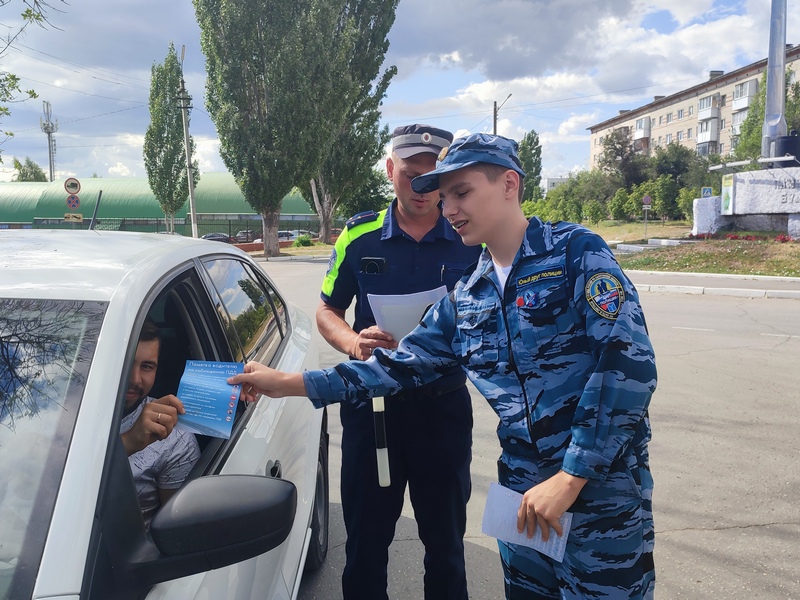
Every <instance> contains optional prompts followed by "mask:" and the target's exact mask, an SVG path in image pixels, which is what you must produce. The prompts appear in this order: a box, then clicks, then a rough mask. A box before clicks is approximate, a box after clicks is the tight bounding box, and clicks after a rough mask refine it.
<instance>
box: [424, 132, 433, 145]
mask: <svg viewBox="0 0 800 600" xmlns="http://www.w3.org/2000/svg"><path fill="white" fill-rule="evenodd" d="M431 139H433V136H432V135H431V134H430V133H428V132H427V131H426V132H425V133H423V134H422V143H423V144H430V143H431Z"/></svg>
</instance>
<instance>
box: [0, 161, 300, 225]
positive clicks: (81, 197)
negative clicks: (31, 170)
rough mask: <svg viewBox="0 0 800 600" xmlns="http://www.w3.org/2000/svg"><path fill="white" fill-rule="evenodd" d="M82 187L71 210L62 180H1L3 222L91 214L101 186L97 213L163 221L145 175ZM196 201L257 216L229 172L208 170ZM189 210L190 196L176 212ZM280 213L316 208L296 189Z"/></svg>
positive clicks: (206, 211) (210, 209) (222, 213)
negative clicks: (143, 176) (141, 177)
mask: <svg viewBox="0 0 800 600" xmlns="http://www.w3.org/2000/svg"><path fill="white" fill-rule="evenodd" d="M80 186H81V189H80V191H79V192H78V193H77V194H76V195H77V196H78V206H77V207H76V208H71V207H70V206H68V204H67V199H68V196H69V194H68V193H67V192H66V191H65V189H64V181H63V180H59V181H53V182H51V183H19V182H10V183H0V223H7V224H8V223H32V222H33V220H34V219H35V218H38V219H58V218H64V215H65V214H66V213H70V212H72V213H80V214H83V216H84V217H87V218H88V217H90V216H91V215H92V212H93V211H94V207H95V204H96V203H97V197H98V195H99V194H100V191H101V190H102V192H103V195H102V199H101V201H100V209H99V211H98V215H97V216H98V217H99V218H101V219H159V218H163V216H164V211H163V210H161V207H160V206H159V204H158V201H157V200H156V199H155V196H153V192H152V191H151V190H150V185H149V184H148V182H147V180H146V179H105V178H88V179H82V180H81V182H80ZM73 204H75V201H74V200H73ZM195 205H196V208H197V213H198V215H206V216H209V217H211V216H214V217H218V218H227V216H228V215H231V216H233V217H234V218H235V217H236V216H238V215H254V216H255V215H256V212H255V211H254V210H253V209H252V207H251V206H250V205H249V204H247V202H246V201H245V199H244V196H243V195H242V192H241V190H240V189H239V186H237V185H236V182H235V181H234V179H233V175H231V174H230V173H203V174H202V175H201V176H200V180H199V181H198V182H197V185H196V187H195ZM188 212H189V202H188V200H187V202H186V203H185V204H184V206H183V208H181V209H180V210H179V211H178V212H177V213H176V214H175V216H176V217H178V218H184V217H186V216H187V214H188ZM281 214H282V215H313V214H314V211H312V210H311V208H310V207H309V205H308V203H307V202H306V201H305V200H304V199H303V197H302V196H301V195H300V194H299V193H296V192H292V193H290V194H288V195H287V196H286V197H285V198H284V199H283V205H282V208H281Z"/></svg>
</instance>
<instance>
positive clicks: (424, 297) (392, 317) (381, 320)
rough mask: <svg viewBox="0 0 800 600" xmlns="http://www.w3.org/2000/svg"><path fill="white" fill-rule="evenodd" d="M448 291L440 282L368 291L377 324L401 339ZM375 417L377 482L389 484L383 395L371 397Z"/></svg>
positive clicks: (396, 338)
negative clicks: (417, 288) (387, 292)
mask: <svg viewBox="0 0 800 600" xmlns="http://www.w3.org/2000/svg"><path fill="white" fill-rule="evenodd" d="M445 294H447V288H446V287H445V286H440V287H438V288H436V289H435V290H428V291H426V292H418V293H416V294H398V295H395V296H382V295H379V294H367V298H368V299H369V305H370V308H372V314H373V315H374V316H375V324H376V325H377V326H378V328H379V329H380V330H381V331H385V332H386V333H389V334H391V336H392V337H393V338H394V341H395V342H399V341H400V340H401V339H403V338H404V337H405V336H406V334H408V333H410V332H411V330H413V329H414V327H416V326H417V323H419V320H420V319H421V318H422V315H423V314H424V312H425V309H426V308H428V306H430V305H431V304H434V303H436V302H438V301H439V300H440V299H441V298H443V297H444V295H445ZM372 411H373V413H374V414H373V421H374V423H375V450H376V452H377V459H378V485H380V486H381V487H389V485H391V476H390V474H389V450H388V448H387V447H386V424H385V420H384V415H383V411H384V403H383V398H373V399H372Z"/></svg>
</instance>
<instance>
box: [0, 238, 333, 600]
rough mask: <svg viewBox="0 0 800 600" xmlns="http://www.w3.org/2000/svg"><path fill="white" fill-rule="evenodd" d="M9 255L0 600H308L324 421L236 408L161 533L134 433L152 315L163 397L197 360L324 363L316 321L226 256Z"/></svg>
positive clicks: (134, 244) (198, 247)
mask: <svg viewBox="0 0 800 600" xmlns="http://www.w3.org/2000/svg"><path fill="white" fill-rule="evenodd" d="M0 248H2V254H0V482H2V483H0V598H4V599H5V598H13V599H23V598H24V599H27V598H36V599H45V598H47V599H50V600H55V599H58V600H78V599H81V600H109V599H115V598H122V599H128V598H130V599H134V598H136V599H139V598H147V599H149V600H154V599H162V600H181V599H189V598H191V599H196V600H199V599H213V600H219V599H225V598H230V599H240V598H242V599H243V598H247V599H251V598H265V599H274V600H288V599H291V598H295V597H296V596H297V592H298V587H299V583H300V579H301V576H302V573H303V570H304V569H303V567H304V565H305V567H306V568H316V567H319V566H320V565H321V564H322V561H324V559H325V555H326V552H327V545H328V459H327V453H328V436H327V415H326V413H325V411H321V410H316V409H314V408H313V406H312V405H311V403H310V402H308V400H306V399H303V398H280V399H271V398H266V397H262V398H261V399H260V400H259V401H258V402H257V403H252V404H247V403H244V402H242V401H239V402H238V404H237V407H236V411H235V420H234V424H233V431H232V434H231V437H230V439H221V438H205V437H204V436H198V442H199V444H200V448H201V450H202V454H201V456H200V460H199V462H198V463H197V464H196V465H195V467H194V469H193V471H192V472H191V473H190V475H189V477H188V478H187V480H186V482H185V483H184V484H183V486H182V487H181V488H180V489H179V490H178V492H177V493H176V494H175V495H174V496H173V497H172V498H171V499H170V500H169V501H168V502H167V503H166V504H165V505H164V506H162V507H161V509H160V510H159V511H158V512H157V513H156V514H155V516H154V517H153V520H152V524H151V526H150V530H149V532H148V530H147V528H146V527H145V524H144V521H143V519H142V515H141V511H140V509H139V505H138V501H137V496H136V490H135V487H134V483H133V478H132V475H131V469H130V467H129V463H128V459H127V456H126V453H125V450H124V448H123V446H122V443H121V439H120V435H119V430H120V422H121V419H122V416H123V411H124V407H125V395H126V391H127V389H128V378H129V372H130V369H131V364H132V359H133V356H134V354H135V351H136V347H137V343H138V336H139V331H140V329H141V328H142V325H143V323H144V322H145V319H146V318H150V319H152V320H154V321H155V322H156V323H157V325H158V326H159V327H160V331H161V354H160V359H159V364H158V369H157V376H156V380H155V386H154V388H153V391H152V392H151V394H150V395H151V396H154V397H160V396H162V395H165V394H168V393H175V391H176V390H177V385H178V382H179V380H180V377H181V374H182V372H183V367H184V365H185V362H186V360H189V359H199V360H206V361H223V362H243V361H247V360H251V359H252V360H259V361H261V362H263V363H266V364H269V365H271V366H274V367H276V368H280V369H283V370H287V371H300V370H303V369H307V368H308V369H311V368H315V367H316V366H317V360H318V358H317V350H316V346H315V345H314V343H313V342H312V337H311V332H312V325H311V322H310V320H309V318H308V317H307V316H306V315H305V314H303V313H302V312H300V311H299V310H296V309H295V308H293V307H292V306H291V305H288V304H286V303H285V302H284V300H283V298H282V297H281V295H280V293H279V292H278V291H277V290H276V288H275V286H274V285H273V283H272V282H271V280H270V279H269V277H268V276H267V275H266V274H265V273H264V272H263V271H262V270H261V269H260V267H259V266H258V265H257V264H256V263H255V262H254V261H252V260H251V259H250V258H249V257H248V256H247V255H246V254H245V253H243V252H241V251H240V250H238V249H237V248H235V247H233V246H228V245H227V244H209V243H208V242H207V241H203V240H194V239H191V238H185V237H179V236H163V235H152V234H137V233H120V232H98V231H48V230H33V231H32V230H28V231H4V232H0Z"/></svg>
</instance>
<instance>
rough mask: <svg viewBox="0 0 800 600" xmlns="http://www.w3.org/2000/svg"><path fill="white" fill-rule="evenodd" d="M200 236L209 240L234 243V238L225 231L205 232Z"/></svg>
mask: <svg viewBox="0 0 800 600" xmlns="http://www.w3.org/2000/svg"><path fill="white" fill-rule="evenodd" d="M202 237H203V239H204V240H211V241H212V242H225V243H226V244H235V243H236V238H232V237H231V236H229V235H228V234H227V233H219V232H215V233H207V234H205V235H204V236H202Z"/></svg>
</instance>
